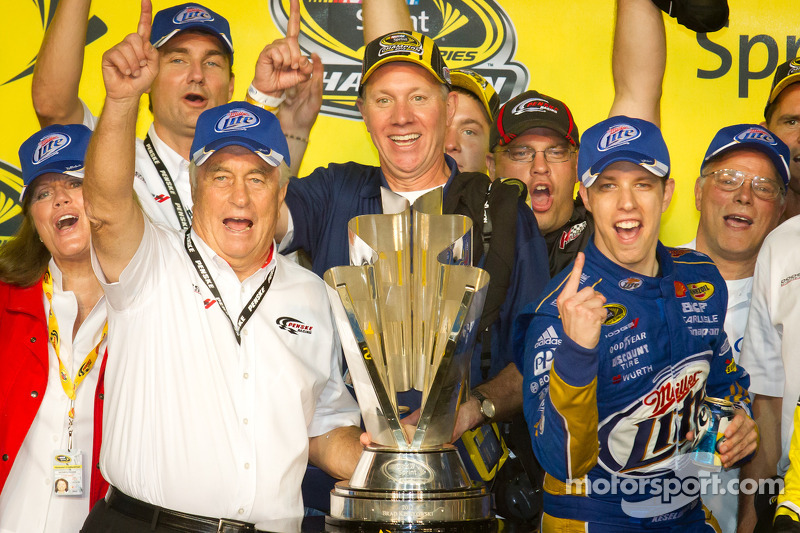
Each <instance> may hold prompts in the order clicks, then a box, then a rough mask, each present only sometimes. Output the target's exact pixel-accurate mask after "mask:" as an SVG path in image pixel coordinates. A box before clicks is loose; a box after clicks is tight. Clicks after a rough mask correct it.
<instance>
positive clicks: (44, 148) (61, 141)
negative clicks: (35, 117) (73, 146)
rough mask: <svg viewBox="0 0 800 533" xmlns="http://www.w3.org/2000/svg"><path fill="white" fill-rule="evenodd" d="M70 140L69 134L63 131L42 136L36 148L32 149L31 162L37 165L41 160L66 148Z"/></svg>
mask: <svg viewBox="0 0 800 533" xmlns="http://www.w3.org/2000/svg"><path fill="white" fill-rule="evenodd" d="M70 141H71V139H70V137H69V135H66V134H64V133H53V134H51V135H47V136H45V137H43V138H42V139H41V140H40V141H39V144H37V145H36V150H34V151H33V159H32V161H33V164H34V165H38V164H39V163H41V162H42V161H46V160H48V159H50V158H51V157H53V156H54V155H56V154H57V153H58V152H60V151H61V150H63V149H64V148H66V147H67V146H68V145H69V143H70Z"/></svg>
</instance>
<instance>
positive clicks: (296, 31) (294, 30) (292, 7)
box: [286, 0, 300, 37]
mask: <svg viewBox="0 0 800 533" xmlns="http://www.w3.org/2000/svg"><path fill="white" fill-rule="evenodd" d="M299 35H300V0H289V24H288V25H287V26H286V37H298V36H299Z"/></svg>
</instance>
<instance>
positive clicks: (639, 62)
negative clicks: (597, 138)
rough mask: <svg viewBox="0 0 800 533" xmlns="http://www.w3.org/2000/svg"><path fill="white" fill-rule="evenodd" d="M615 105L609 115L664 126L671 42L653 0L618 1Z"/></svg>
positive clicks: (613, 65) (615, 31)
mask: <svg viewBox="0 0 800 533" xmlns="http://www.w3.org/2000/svg"><path fill="white" fill-rule="evenodd" d="M611 61H612V70H613V73H614V103H613V104H612V106H611V112H610V113H609V115H608V116H610V117H613V116H617V115H626V116H629V117H635V118H641V119H644V120H648V121H650V122H652V123H653V124H655V125H656V126H661V90H662V88H661V86H662V83H663V81H664V69H665V68H666V63H667V39H666V35H665V33H664V20H663V18H662V15H661V10H660V9H659V8H658V7H657V6H656V5H655V4H654V3H653V2H652V0H617V17H616V27H615V30H614V52H613V56H612V60H611Z"/></svg>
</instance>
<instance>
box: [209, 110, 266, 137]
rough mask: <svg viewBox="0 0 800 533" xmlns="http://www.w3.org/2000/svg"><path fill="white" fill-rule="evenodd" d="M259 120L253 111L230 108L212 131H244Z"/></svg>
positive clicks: (258, 122)
mask: <svg viewBox="0 0 800 533" xmlns="http://www.w3.org/2000/svg"><path fill="white" fill-rule="evenodd" d="M260 123H261V121H260V120H259V119H258V117H257V116H255V115H254V114H253V113H251V112H250V111H248V110H246V109H241V108H236V109H231V110H230V111H228V112H227V113H225V115H223V116H222V117H221V118H220V119H219V120H218V121H217V123H216V124H214V131H215V132H217V133H225V132H228V131H244V130H246V129H248V128H253V127H255V126H258V125H259V124H260Z"/></svg>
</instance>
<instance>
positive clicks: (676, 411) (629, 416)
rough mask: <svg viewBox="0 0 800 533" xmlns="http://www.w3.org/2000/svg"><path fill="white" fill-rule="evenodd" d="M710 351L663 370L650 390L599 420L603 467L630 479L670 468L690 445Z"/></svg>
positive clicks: (601, 462) (701, 399)
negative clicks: (674, 460)
mask: <svg viewBox="0 0 800 533" xmlns="http://www.w3.org/2000/svg"><path fill="white" fill-rule="evenodd" d="M707 355H708V354H707V353H699V354H696V355H693V356H691V357H689V358H688V359H687V360H686V361H684V362H683V363H681V364H679V365H677V366H675V367H667V368H664V369H663V370H662V371H660V372H659V373H658V374H657V375H655V376H653V377H652V378H651V379H652V383H653V385H652V388H651V389H650V390H649V391H648V392H647V393H645V394H643V395H642V396H640V397H638V398H637V399H636V400H634V401H633V402H632V403H630V404H629V405H628V406H627V407H623V408H622V409H621V410H619V411H617V412H616V413H614V414H612V415H610V416H608V417H606V419H605V420H603V421H602V422H601V423H600V425H599V430H598V436H599V437H600V453H599V455H598V462H599V463H600V465H602V466H603V467H604V468H605V469H607V470H608V471H610V472H617V473H619V474H620V475H624V476H630V477H638V476H652V475H661V474H664V473H665V472H667V471H668V470H670V468H671V466H673V463H672V461H670V459H671V458H672V457H673V456H674V455H675V454H676V453H678V452H680V451H685V450H682V447H683V446H689V445H690V444H691V443H690V442H689V441H687V440H686V432H687V431H688V430H690V429H694V425H695V421H696V420H697V417H696V414H697V410H698V409H699V407H700V405H701V404H702V403H703V397H704V392H705V383H706V378H707V377H708V371H709V364H708V361H707V360H706V359H705V357H707ZM612 382H613V379H612Z"/></svg>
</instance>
